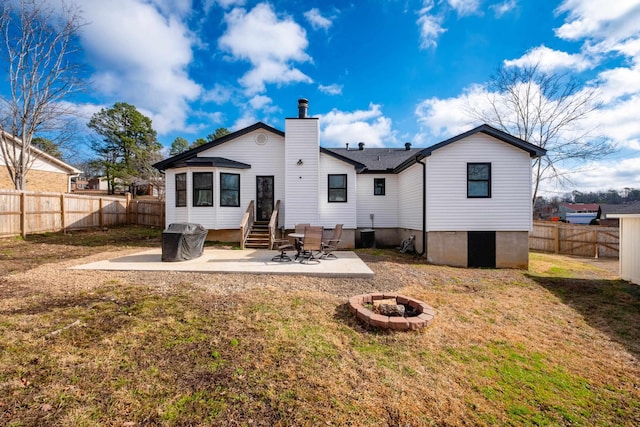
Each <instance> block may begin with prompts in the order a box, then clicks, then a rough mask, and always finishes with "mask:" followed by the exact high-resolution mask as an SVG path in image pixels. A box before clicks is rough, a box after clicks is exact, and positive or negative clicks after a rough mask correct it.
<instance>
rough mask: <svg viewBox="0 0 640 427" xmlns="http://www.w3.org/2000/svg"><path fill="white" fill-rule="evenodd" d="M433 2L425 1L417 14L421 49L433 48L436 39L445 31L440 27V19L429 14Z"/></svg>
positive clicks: (436, 43) (431, 0)
mask: <svg viewBox="0 0 640 427" xmlns="http://www.w3.org/2000/svg"><path fill="white" fill-rule="evenodd" d="M432 9H433V0H425V1H424V7H423V8H422V9H421V10H420V11H419V12H418V16H419V17H418V21H417V22H418V26H419V27H420V47H421V48H422V49H429V48H432V47H433V48H435V47H436V46H437V45H438V37H440V34H442V33H444V32H445V31H447V30H446V29H444V28H443V27H442V17H441V16H436V15H432V14H430V12H431V10H432Z"/></svg>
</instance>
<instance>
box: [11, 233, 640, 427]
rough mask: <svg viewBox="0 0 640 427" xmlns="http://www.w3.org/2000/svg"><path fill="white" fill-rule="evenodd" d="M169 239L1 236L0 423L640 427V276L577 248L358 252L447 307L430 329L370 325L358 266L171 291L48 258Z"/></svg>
mask: <svg viewBox="0 0 640 427" xmlns="http://www.w3.org/2000/svg"><path fill="white" fill-rule="evenodd" d="M159 234H160V231H159V230H147V229H142V228H130V229H113V230H110V231H109V232H84V233H81V232H79V233H74V235H73V236H65V235H62V234H50V235H43V236H32V237H29V238H28V239H27V240H26V241H24V240H21V239H5V240H0V425H9V426H35V425H62V426H83V425H84V426H92V425H107V426H110V425H113V426H116V425H117V426H138V425H145V426H147V425H167V426H173V425H220V426H302V425H318V426H326V425H333V426H347V425H351V426H430V425H436V426H442V425H445V426H446V425H451V426H454V425H487V426H491V425H513V426H528V425H549V426H557V425H571V426H594V425H598V426H624V425H627V426H635V425H640V387H639V385H638V384H640V363H639V359H640V328H639V325H640V287H638V286H635V285H631V284H628V283H626V282H623V281H620V280H617V279H616V278H615V277H614V276H612V274H611V273H608V272H607V271H604V270H600V269H599V268H597V267H593V266H591V265H589V264H586V263H583V262H580V261H579V260H577V259H571V258H564V257H557V256H551V255H543V254H531V258H530V260H531V262H530V269H529V271H514V270H468V269H457V268H450V267H439V266H431V265H425V264H421V263H419V262H416V260H415V259H414V258H413V257H411V256H405V255H403V254H399V253H398V252H397V251H386V250H362V251H359V252H358V253H359V255H360V256H361V257H362V258H363V259H364V260H365V261H366V262H367V264H368V265H369V266H370V267H371V268H372V270H374V272H375V273H376V279H374V280H372V281H365V282H364V284H365V285H366V286H370V290H371V291H374V290H381V291H384V290H388V289H391V287H393V289H396V290H399V291H400V292H402V293H404V294H406V295H410V296H412V297H415V298H418V299H421V300H424V301H425V302H427V303H428V304H429V305H431V306H433V307H434V308H435V310H436V317H435V319H434V321H433V323H431V324H430V325H429V326H428V327H427V328H426V329H423V330H421V331H414V332H402V333H397V332H395V333H394V332H380V331H376V330H372V329H368V328H365V327H363V325H361V324H360V323H359V322H358V321H357V320H356V319H354V318H353V317H352V316H351V315H350V313H349V311H348V309H347V306H346V298H345V297H344V295H342V296H340V295H337V294H336V293H335V292H329V291H321V290H318V289H320V288H322V289H325V288H326V289H332V287H333V288H340V287H343V288H345V289H350V288H349V287H350V286H351V284H350V281H349V280H345V279H323V280H324V281H326V282H323V281H320V279H317V278H300V279H299V281H300V283H302V284H304V283H309V284H310V286H309V288H308V289H305V288H304V287H301V286H298V287H296V288H295V290H292V289H290V288H288V287H287V286H285V285H283V280H285V279H281V278H279V277H278V276H266V278H265V277H261V278H259V279H258V278H256V277H257V276H249V275H239V276H238V277H235V278H234V277H229V276H230V275H189V276H182V277H186V279H180V280H181V281H180V282H179V284H178V285H175V286H163V287H159V286H157V283H153V281H156V280H159V279H158V277H159V276H153V277H149V278H148V277H147V276H145V275H144V273H140V274H139V275H137V276H135V280H133V279H132V278H131V277H133V276H123V275H118V274H115V273H110V272H100V273H97V274H96V276H95V278H93V279H91V280H90V281H91V283H88V284H87V285H86V286H85V287H84V288H83V289H80V290H74V291H69V292H63V291H55V292H54V291H53V290H51V289H49V288H50V287H51V286H53V285H52V283H53V282H55V277H56V276H55V273H47V274H45V273H44V270H43V268H44V267H46V266H47V265H49V266H50V267H51V266H52V265H53V264H52V263H56V262H58V261H59V260H60V259H65V260H68V259H71V258H79V257H84V256H88V255H92V254H96V253H100V252H101V251H118V250H124V249H129V248H131V247H141V248H142V247H148V246H157V245H159ZM59 274H60V275H61V274H62V273H59ZM65 274H89V273H85V272H69V273H65ZM167 274H170V275H168V276H166V277H167V278H166V280H167V281H170V280H174V281H175V280H176V275H177V274H178V275H179V274H180V273H167ZM52 277H53V278H54V279H52ZM83 277H85V276H83ZM86 277H93V276H86ZM39 278H42V279H39ZM162 280H165V279H162ZM205 281H206V282H209V283H215V282H216V281H220V282H222V281H259V282H261V283H263V285H260V286H258V285H256V286H255V287H253V288H251V289H244V288H243V289H242V290H239V291H237V292H231V291H229V292H225V293H221V292H215V291H212V288H211V286H205V285H204V282H205ZM176 283H178V282H176ZM312 285H313V286H312ZM320 285H322V286H320ZM329 285H330V286H329ZM360 285H362V281H361V282H360Z"/></svg>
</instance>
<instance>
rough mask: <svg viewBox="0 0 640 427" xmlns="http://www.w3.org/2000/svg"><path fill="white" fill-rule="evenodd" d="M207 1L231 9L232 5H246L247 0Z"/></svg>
mask: <svg viewBox="0 0 640 427" xmlns="http://www.w3.org/2000/svg"><path fill="white" fill-rule="evenodd" d="M205 3H206V4H217V5H218V6H220V7H221V8H223V9H229V8H230V7H238V6H244V5H245V3H246V0H206V1H205ZM205 10H206V8H205Z"/></svg>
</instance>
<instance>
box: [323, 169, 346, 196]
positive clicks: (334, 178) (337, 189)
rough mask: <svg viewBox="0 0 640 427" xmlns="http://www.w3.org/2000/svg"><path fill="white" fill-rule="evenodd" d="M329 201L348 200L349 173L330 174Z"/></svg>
mask: <svg viewBox="0 0 640 427" xmlns="http://www.w3.org/2000/svg"><path fill="white" fill-rule="evenodd" d="M328 192H329V197H328V198H329V202H346V201H347V175H344V174H341V175H329V188H328Z"/></svg>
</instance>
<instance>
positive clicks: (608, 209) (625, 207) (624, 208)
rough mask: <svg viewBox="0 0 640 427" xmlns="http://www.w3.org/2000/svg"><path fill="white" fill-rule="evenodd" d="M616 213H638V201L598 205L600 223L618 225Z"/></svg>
mask: <svg viewBox="0 0 640 427" xmlns="http://www.w3.org/2000/svg"><path fill="white" fill-rule="evenodd" d="M617 214H640V201H637V200H636V201H633V202H627V203H622V204H618V205H600V215H599V219H600V225H604V226H607V227H618V226H619V225H620V219H619V217H617V216H615V215H617Z"/></svg>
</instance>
